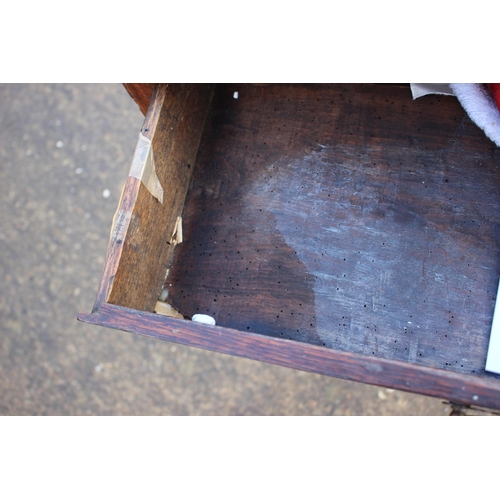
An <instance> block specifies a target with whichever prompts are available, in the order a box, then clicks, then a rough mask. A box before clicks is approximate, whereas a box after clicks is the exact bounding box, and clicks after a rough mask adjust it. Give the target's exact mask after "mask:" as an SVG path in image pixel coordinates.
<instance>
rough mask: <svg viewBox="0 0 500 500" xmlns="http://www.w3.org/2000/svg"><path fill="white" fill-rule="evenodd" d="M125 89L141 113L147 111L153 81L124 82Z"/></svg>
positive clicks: (151, 94) (151, 95)
mask: <svg viewBox="0 0 500 500" xmlns="http://www.w3.org/2000/svg"><path fill="white" fill-rule="evenodd" d="M123 86H124V87H125V90H126V91H127V92H128V93H129V95H130V97H132V99H133V100H134V101H135V102H136V103H137V105H138V106H139V109H140V110H141V112H142V114H143V115H145V114H146V113H147V112H148V108H149V103H150V102H151V98H152V97H153V90H154V86H155V84H154V83H124V84H123Z"/></svg>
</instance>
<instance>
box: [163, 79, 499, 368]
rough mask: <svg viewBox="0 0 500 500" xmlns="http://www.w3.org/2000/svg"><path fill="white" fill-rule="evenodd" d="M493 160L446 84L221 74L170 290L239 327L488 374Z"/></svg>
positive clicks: (494, 244)
mask: <svg viewBox="0 0 500 500" xmlns="http://www.w3.org/2000/svg"><path fill="white" fill-rule="evenodd" d="M234 91H238V93H239V98H238V99H234V98H233V93H234ZM499 159H500V158H499V151H498V148H495V147H494V145H493V144H492V143H491V142H490V141H489V140H488V139H487V138H486V137H484V134H483V133H482V131H481V130H479V129H478V128H477V127H476V126H475V125H474V124H473V123H471V121H470V120H469V119H468V117H467V116H466V115H465V113H464V111H463V110H462V108H461V106H460V105H459V104H458V102H457V101H456V99H454V98H453V97H436V96H428V97H425V98H422V99H419V100H416V101H412V99H411V93H410V90H409V88H405V87H400V86H394V85H391V86H384V85H317V86H316V85H267V86H265V87H256V86H253V85H219V86H218V87H217V90H216V93H215V96H214V99H213V106H212V112H211V114H210V116H209V118H208V120H207V126H206V129H205V133H204V137H203V139H202V143H201V146H200V153H199V157H198V162H197V165H196V171H195V176H194V179H193V185H192V189H191V190H190V192H189V194H188V198H187V203H186V208H185V210H184V222H185V225H184V237H185V238H184V239H185V241H184V243H183V244H182V245H180V246H179V247H177V249H176V256H175V261H174V265H173V266H172V273H171V275H170V276H169V279H168V281H167V285H168V286H169V290H170V297H171V299H172V303H173V305H174V306H175V307H176V308H177V309H179V310H180V311H181V312H182V313H183V314H185V315H186V316H191V315H192V314H194V313H197V312H202V313H208V314H211V315H212V316H214V317H215V318H216V320H217V324H219V325H222V326H226V327H229V328H235V329H238V330H242V331H251V332H256V333H261V334H264V335H269V336H272V337H283V338H288V339H293V340H297V341H301V342H305V343H308V344H316V345H319V346H325V347H329V348H333V349H337V350H342V351H345V352H353V353H358V354H363V355H367V356H373V357H374V358H375V359H380V358H384V359H393V360H399V361H404V362H408V363H412V364H419V365H422V366H429V367H435V368H443V369H447V370H453V371H455V372H461V373H470V374H481V375H484V376H492V375H490V374H487V373H485V372H484V366H485V359H486V352H487V346H488V340H489V332H490V327H491V320H492V314H493V309H494V301H495V296H496V291H497V285H498V276H499V275H500V224H499V222H500V218H499V214H500V170H499Z"/></svg>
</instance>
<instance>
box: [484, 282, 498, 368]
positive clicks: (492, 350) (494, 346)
mask: <svg viewBox="0 0 500 500" xmlns="http://www.w3.org/2000/svg"><path fill="white" fill-rule="evenodd" d="M485 370H486V371H487V372H493V373H498V374H500V284H499V287H498V292H497V300H496V303H495V312H494V313H493V324H492V325H491V334H490V345H489V347H488V354H487V355H486V368H485Z"/></svg>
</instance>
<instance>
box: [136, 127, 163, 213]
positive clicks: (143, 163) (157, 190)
mask: <svg viewBox="0 0 500 500" xmlns="http://www.w3.org/2000/svg"><path fill="white" fill-rule="evenodd" d="M129 176H130V177H134V178H136V179H139V180H140V181H141V182H142V183H143V184H144V185H145V186H146V188H147V189H148V191H149V192H150V193H151V194H152V195H153V196H154V197H155V198H156V199H157V200H158V201H159V202H160V203H163V188H162V186H161V184H160V180H159V179H158V176H157V175H156V166H155V160H154V156H153V146H152V145H151V139H148V138H147V137H145V136H144V135H142V134H139V141H138V142H137V146H136V148H135V153H134V159H133V160H132V166H131V167H130V173H129Z"/></svg>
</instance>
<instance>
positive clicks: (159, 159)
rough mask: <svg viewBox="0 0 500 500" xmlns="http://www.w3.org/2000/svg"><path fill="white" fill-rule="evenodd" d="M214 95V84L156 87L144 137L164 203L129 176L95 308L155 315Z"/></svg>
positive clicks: (143, 131)
mask: <svg viewBox="0 0 500 500" xmlns="http://www.w3.org/2000/svg"><path fill="white" fill-rule="evenodd" d="M212 93H213V86H212V85H167V84H165V85H163V84H162V85H159V86H157V87H156V89H155V94H154V96H153V99H152V102H151V106H150V108H149V111H148V113H147V115H146V118H145V121H144V125H143V128H142V134H143V135H144V136H146V137H147V138H149V139H150V140H151V141H152V147H153V154H154V160H155V164H156V173H157V176H158V178H159V180H160V183H161V185H162V186H163V190H164V196H163V203H160V202H159V201H158V200H157V199H156V198H155V197H154V196H152V194H151V193H150V192H149V191H148V189H147V188H146V187H145V186H144V184H143V183H142V182H141V181H139V180H138V179H136V178H132V177H129V178H128V180H127V183H126V185H125V188H124V193H123V195H122V199H121V201H120V205H119V207H118V210H117V214H116V216H115V221H114V223H113V228H112V231H111V238H110V243H109V247H108V254H107V257H106V263H105V267H104V271H103V277H102V279H101V285H100V289H99V292H98V296H97V300H96V304H95V306H94V309H97V308H98V307H99V305H100V303H101V302H110V303H112V304H118V305H122V306H126V307H131V308H135V309H140V310H144V311H153V309H154V305H155V303H156V300H157V298H158V295H159V293H160V291H161V289H162V285H163V281H164V279H165V274H166V271H167V268H168V265H169V262H170V259H171V255H172V250H173V248H174V247H173V246H172V245H169V244H166V242H168V241H169V240H170V239H171V236H172V234H173V232H174V228H175V224H176V221H177V218H178V217H179V216H180V215H181V213H182V209H183V206H184V202H185V198H186V193H187V190H188V187H189V182H190V179H191V175H192V172H193V169H194V164H195V161H196V155H197V152H198V147H199V142H200V138H201V133H202V130H203V126H204V123H205V119H206V116H207V112H208V107H209V104H210V99H211V96H212Z"/></svg>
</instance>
